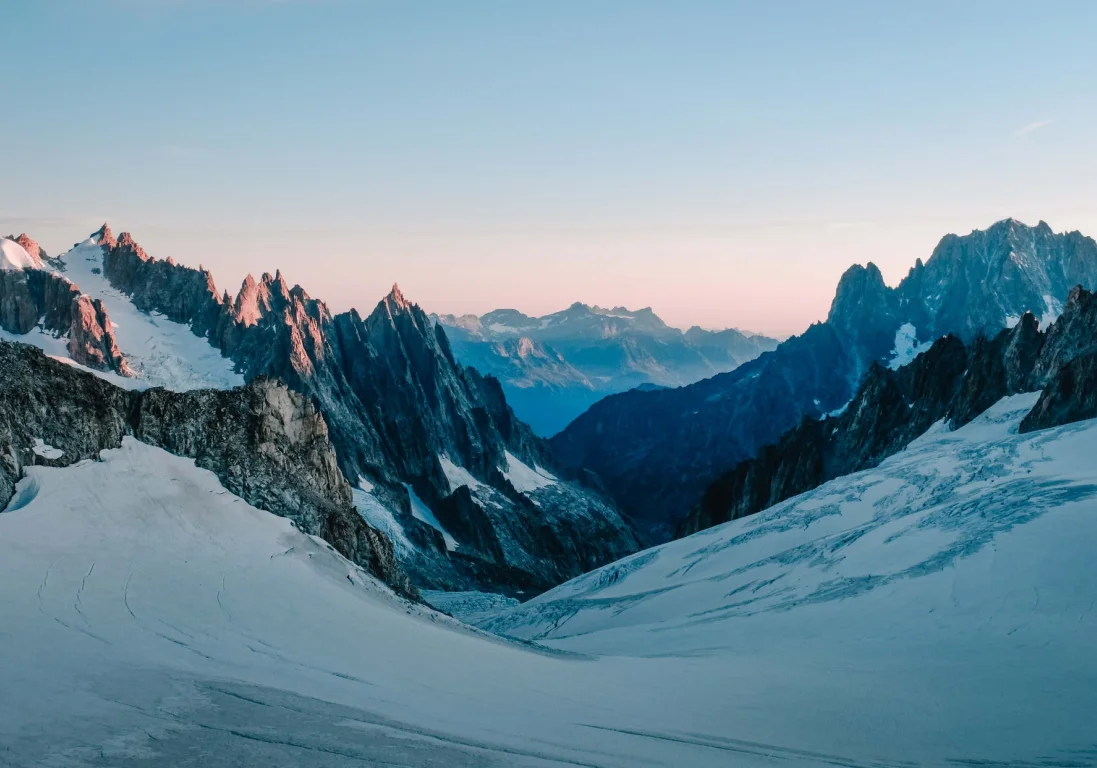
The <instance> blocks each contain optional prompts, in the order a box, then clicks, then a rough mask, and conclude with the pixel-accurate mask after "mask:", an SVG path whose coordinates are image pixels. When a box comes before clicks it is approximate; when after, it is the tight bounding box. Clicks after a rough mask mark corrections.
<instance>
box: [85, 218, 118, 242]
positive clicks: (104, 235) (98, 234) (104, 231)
mask: <svg viewBox="0 0 1097 768" xmlns="http://www.w3.org/2000/svg"><path fill="white" fill-rule="evenodd" d="M91 239H92V240H93V241H94V242H95V244H96V245H102V246H104V247H106V248H113V247H114V246H116V245H118V241H117V240H115V239H114V234H113V233H112V232H111V231H110V227H109V226H108V225H107V223H106V222H103V226H101V227H99V229H97V230H95V232H93V233H92V235H91Z"/></svg>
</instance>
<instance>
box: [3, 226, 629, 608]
mask: <svg viewBox="0 0 1097 768" xmlns="http://www.w3.org/2000/svg"><path fill="white" fill-rule="evenodd" d="M5 242H9V241H5ZM16 248H18V249H19V251H16V250H15V249H16ZM5 249H6V250H5V253H8V250H10V251H11V252H12V253H14V254H15V255H16V256H18V258H19V259H20V261H19V264H18V265H17V268H13V269H10V270H5V271H4V272H0V326H2V327H3V328H4V329H5V331H6V332H7V335H6V338H8V339H13V340H18V341H26V342H30V343H33V344H36V345H38V346H41V347H42V348H43V349H44V350H45V351H46V352H47V353H49V354H51V355H53V356H55V357H58V358H61V359H69V358H71V359H72V361H75V362H78V363H80V364H82V365H83V366H84V367H86V368H89V369H93V370H94V372H95V373H96V374H97V375H99V376H102V377H106V378H108V379H110V381H112V382H113V383H115V384H118V385H120V386H123V387H127V388H135V389H142V388H147V387H149V386H162V387H166V388H168V389H172V390H175V391H187V390H193V389H206V388H214V389H227V388H230V387H234V386H238V385H242V384H243V383H245V382H251V381H254V380H255V379H256V378H257V377H263V376H265V377H271V378H276V379H279V380H281V381H284V382H285V383H286V384H287V385H288V386H289V387H290V389H292V390H293V391H295V392H299V393H301V394H303V395H305V396H306V397H307V398H308V399H309V400H311V401H312V402H313V403H315V404H316V406H317V407H318V408H319V411H320V413H322V415H323V417H324V420H325V421H326V424H327V430H328V434H329V437H330V440H331V444H332V445H333V446H334V449H335V453H336V456H337V459H338V465H339V468H340V470H341V471H342V473H343V474H344V475H345V476H346V477H347V478H348V479H349V480H350V481H351V484H352V485H353V486H355V488H356V489H357V490H356V491H355V494H354V501H355V504H356V505H357V507H358V509H359V512H360V513H361V514H362V515H363V516H364V517H365V519H366V520H367V521H368V522H369V523H370V524H371V526H372V527H373V528H375V529H377V530H380V531H383V532H384V533H385V534H386V535H387V536H389V537H390V538H391V539H393V542H394V545H395V547H396V552H397V556H398V557H399V558H400V560H401V562H402V564H403V566H404V567H405V568H406V569H407V570H408V571H409V572H410V573H411V574H412V576H413V577H414V579H415V580H416V582H417V583H418V584H419V585H420V586H425V587H434V588H446V589H454V588H486V589H493V590H501V591H505V592H536V591H540V590H543V589H546V588H548V587H550V586H552V585H553V584H557V583H559V582H561V581H564V580H566V579H567V578H569V577H571V576H575V575H578V574H580V573H583V572H584V571H586V570H589V569H590V568H592V567H595V566H597V565H600V564H602V563H604V562H608V561H610V560H613V559H616V558H617V557H620V556H622V555H624V554H627V553H628V552H632V551H635V550H636V549H638V548H639V546H640V543H639V541H638V539H637V537H636V535H635V533H634V532H633V530H632V528H631V526H630V525H628V524H627V523H626V522H625V521H624V520H622V518H621V517H620V515H619V514H618V513H617V511H616V510H615V509H614V507H613V504H612V502H610V501H608V500H607V499H606V498H605V497H604V496H603V495H602V494H601V493H600V492H599V491H598V490H596V488H597V483H596V482H594V481H591V482H585V483H584V482H580V481H581V480H583V479H584V478H583V476H582V473H577V472H564V471H562V470H561V469H559V468H558V467H557V466H556V465H555V462H554V460H553V458H552V456H551V454H550V452H549V451H548V449H547V446H546V445H545V444H544V443H543V442H542V441H541V440H540V439H538V438H537V437H535V436H534V435H533V433H532V432H531V431H530V430H529V428H528V427H527V426H526V425H525V424H523V423H522V422H520V421H519V420H518V419H517V418H515V416H514V414H513V412H512V411H511V410H510V408H509V407H508V405H507V403H506V401H505V399H504V396H503V392H502V390H501V389H500V387H499V384H498V382H496V381H495V380H493V379H490V378H485V377H483V376H481V375H479V374H478V373H476V372H475V371H473V370H471V369H468V368H464V367H462V366H461V365H459V364H458V363H457V362H456V361H455V360H454V357H453V354H452V352H451V350H450V347H449V341H448V339H447V337H446V334H445V332H444V330H443V329H442V328H441V327H435V326H434V325H432V324H431V323H430V321H429V320H428V319H427V317H426V315H425V314H424V313H423V312H422V310H420V309H419V307H418V306H416V305H414V304H412V303H411V302H409V301H408V300H407V299H405V298H404V296H403V295H402V294H401V293H400V291H399V289H397V288H394V289H393V291H392V292H391V293H390V294H389V295H388V296H387V297H385V298H384V299H383V300H382V301H381V302H380V303H378V304H377V306H376V308H375V309H374V310H373V311H372V312H371V313H370V314H369V315H368V316H366V317H362V316H361V315H359V314H358V312H357V311H354V310H352V311H350V312H346V313H342V314H338V315H333V314H332V313H331V312H330V311H329V310H328V308H327V307H326V305H324V303H323V302H321V301H319V300H317V299H313V298H311V297H310V296H308V294H307V293H306V292H305V291H304V289H302V288H301V287H300V286H294V287H292V288H291V287H290V286H289V285H288V284H287V283H286V281H285V279H284V278H283V276H282V275H281V273H276V274H275V275H273V276H272V275H270V274H264V275H263V276H262V277H261V278H260V279H259V280H255V279H254V278H252V277H250V276H249V277H248V278H247V279H246V280H245V281H244V283H243V284H242V285H241V288H240V290H239V292H238V293H237V294H236V296H235V297H233V296H230V295H229V294H228V292H225V293H223V294H222V293H219V292H218V290H217V288H216V286H215V285H214V282H213V277H212V275H211V274H210V273H209V272H208V271H206V270H204V269H201V268H199V269H191V268H189V267H184V266H182V265H178V264H175V263H174V262H173V261H172V260H171V259H168V260H158V259H154V258H152V257H150V256H149V255H148V254H147V253H145V251H144V250H143V249H142V248H141V247H140V246H139V245H138V244H137V243H136V241H135V240H134V239H133V238H132V237H131V236H130V235H128V234H122V235H121V236H119V237H118V238H115V237H114V236H113V234H112V233H111V231H110V229H109V228H108V227H106V226H105V225H104V227H103V228H102V229H100V230H99V231H98V232H96V233H95V234H94V235H92V236H91V237H90V238H89V239H88V240H86V241H84V242H81V243H78V244H77V245H76V246H75V247H74V248H73V249H72V250H70V251H69V252H67V253H65V254H63V255H62V256H60V257H58V258H56V259H53V260H51V261H50V262H49V263H48V264H47V263H42V264H41V265H40V266H39V265H38V264H29V265H27V264H23V263H22V260H23V258H24V257H23V256H22V255H21V253H20V252H26V249H25V248H23V247H22V246H19V245H18V244H16V243H14V242H13V241H12V245H11V246H9V245H5ZM5 258H6V259H7V258H8V257H5ZM14 263H15V261H14V260H13V264H14ZM108 312H109V314H108ZM86 350H93V351H97V352H98V356H95V355H93V354H90V353H87V352H86ZM81 353H82V354H81ZM450 468H456V470H458V471H459V474H460V476H461V477H462V478H467V482H465V483H464V486H465V487H464V490H462V484H454V482H453V477H454V476H455V475H454V472H453V471H450ZM530 474H532V475H537V476H538V477H543V478H544V479H545V482H543V483H529V482H525V483H523V482H522V481H521V480H517V479H516V478H523V477H526V476H527V475H530Z"/></svg>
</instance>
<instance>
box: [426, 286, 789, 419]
mask: <svg viewBox="0 0 1097 768" xmlns="http://www.w3.org/2000/svg"><path fill="white" fill-rule="evenodd" d="M432 319H434V320H436V322H438V323H440V324H442V325H444V326H445V327H446V328H447V330H448V333H449V336H450V338H451V342H452V344H453V351H454V354H455V355H456V356H457V358H458V360H460V361H461V362H462V363H464V364H466V365H470V366H472V367H473V368H476V369H477V370H478V371H480V372H481V373H485V374H490V375H492V376H495V377H497V378H498V379H499V380H500V382H502V384H503V391H504V392H505V393H506V396H507V401H508V402H509V403H510V404H511V405H512V407H513V408H514V410H515V413H517V414H518V416H519V417H520V418H521V419H522V420H523V421H526V422H527V423H529V424H530V426H531V427H533V429H534V431H535V432H537V433H538V434H542V435H551V434H555V433H556V432H558V431H560V430H561V429H562V428H563V427H564V426H566V425H567V424H568V422H570V421H571V420H572V419H573V418H575V417H576V416H578V415H579V414H580V413H582V412H583V411H584V410H586V409H587V408H588V407H589V406H590V405H591V404H593V403H594V402H596V401H597V400H598V399H600V398H602V397H604V396H606V395H608V394H612V393H614V392H623V391H625V390H628V389H632V388H634V387H637V386H640V385H643V384H655V385H658V386H664V387H677V386H682V385H684V384H689V383H691V382H694V381H698V380H700V379H703V378H706V377H708V376H712V375H714V374H717V373H721V372H723V371H730V370H732V369H734V368H735V367H737V366H739V365H742V364H743V363H744V362H746V361H748V360H752V359H754V358H755V357H757V356H758V355H760V354H761V353H762V352H765V351H767V350H771V349H773V348H774V347H776V346H777V341H776V340H775V339H771V338H768V337H765V336H760V335H756V334H745V333H742V332H740V331H737V330H735V329H728V330H724V331H707V330H704V329H702V328H699V327H693V328H690V329H689V330H688V331H686V332H684V333H683V332H682V331H681V330H679V329H677V328H671V327H669V326H668V325H666V323H664V322H663V321H662V320H661V319H660V318H659V317H658V316H657V315H656V314H655V313H654V312H653V311H652V310H651V308H650V307H645V308H644V309H640V310H635V311H633V310H629V309H626V308H624V307H613V308H611V309H606V308H603V307H598V306H590V305H587V304H582V303H579V302H576V303H575V304H572V305H571V306H570V307H568V308H567V309H565V310H561V311H560V312H554V313H553V314H550V315H545V316H544V317H529V316H528V315H525V314H523V313H521V312H519V311H518V310H515V309H497V310H495V311H493V312H489V313H487V314H486V315H483V316H482V317H477V316H476V315H461V316H455V315H435V316H432Z"/></svg>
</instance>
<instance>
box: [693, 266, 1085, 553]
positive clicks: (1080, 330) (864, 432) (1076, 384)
mask: <svg viewBox="0 0 1097 768" xmlns="http://www.w3.org/2000/svg"><path fill="white" fill-rule="evenodd" d="M1095 310H1097V300H1095V298H1094V294H1092V293H1089V292H1088V291H1085V290H1082V289H1080V288H1076V289H1074V290H1072V291H1071V292H1070V294H1069V298H1068V300H1067V304H1066V307H1065V309H1064V311H1063V314H1062V316H1061V317H1060V318H1059V320H1058V321H1057V322H1056V323H1055V324H1053V325H1052V326H1051V327H1050V328H1049V329H1048V331H1047V332H1046V333H1043V332H1041V331H1040V330H1039V326H1038V324H1037V321H1036V318H1035V317H1033V316H1032V315H1031V314H1026V315H1024V316H1023V317H1022V318H1021V320H1020V322H1018V323H1017V325H1016V326H1014V327H1013V328H1011V329H1008V330H1003V331H1001V332H1000V333H998V334H997V335H996V336H995V337H994V338H993V339H987V338H986V337H983V336H979V337H977V338H976V339H975V341H974V342H973V343H972V344H971V345H970V347H965V345H964V344H963V342H961V341H960V340H959V339H958V338H957V337H955V336H946V337H944V338H942V339H940V340H938V341H937V342H935V343H934V344H933V346H932V347H931V348H930V349H929V350H928V351H927V352H925V353H923V354H921V355H919V356H918V357H917V358H915V360H914V361H913V362H911V363H910V364H908V365H906V366H903V367H901V368H899V369H898V370H897V371H891V370H888V369H886V368H884V367H883V366H881V365H878V364H873V366H872V367H871V368H870V370H869V372H868V374H867V375H866V377H865V379H864V380H863V381H862V382H861V386H860V388H859V389H858V391H857V394H856V396H855V397H854V398H853V400H852V401H851V403H850V405H849V406H848V407H847V408H846V410H845V411H844V412H843V413H841V414H840V415H838V416H836V417H829V418H826V419H823V420H815V419H810V418H809V419H805V420H804V422H803V423H802V424H801V425H800V426H799V427H797V428H795V429H793V430H790V431H789V432H787V433H785V434H784V435H783V436H782V437H781V439H780V440H779V441H778V442H777V443H775V444H773V445H767V446H765V447H763V448H762V449H761V450H760V451H759V453H758V455H757V456H755V457H754V458H753V459H750V460H748V461H744V462H741V463H740V464H738V465H737V466H736V467H734V468H733V469H732V470H731V471H729V472H727V473H725V474H724V475H722V476H721V477H719V478H718V479H717V480H716V481H715V482H713V483H712V484H711V485H710V486H709V487H708V489H707V490H706V491H705V494H704V496H703V497H702V499H701V501H700V503H699V504H697V505H696V506H695V507H694V508H693V509H692V510H691V511H690V513H689V515H687V517H686V518H685V520H684V521H683V522H682V524H681V525H680V526H679V528H678V531H677V535H678V536H687V535H689V534H691V533H695V532H697V531H699V530H703V529H705V528H709V527H711V526H713V525H718V524H720V523H724V522H727V521H729V520H734V519H737V518H740V517H744V516H746V515H751V514H754V513H755V512H760V511H761V510H763V509H766V508H767V507H770V506H773V505H774V504H777V503H779V502H781V501H784V500H785V499H788V498H791V497H793V496H796V495H797V494H800V493H804V492H805V491H809V490H811V489H812V488H815V487H817V486H819V485H821V484H822V483H824V482H826V481H827V480H832V479H834V478H836V477H840V476H841V475H845V474H849V473H851V472H857V471H860V470H862V469H869V468H871V467H874V466H876V465H877V464H879V463H880V462H881V461H882V460H884V459H885V458H887V457H888V456H891V455H893V454H895V453H897V452H898V451H900V450H902V449H903V448H905V447H906V446H907V445H908V444H909V443H910V442H911V440H913V439H914V438H916V437H918V436H919V435H921V434H923V433H924V432H925V431H926V430H927V429H928V428H929V427H930V426H931V425H932V424H933V423H935V422H937V421H941V420H947V422H948V424H949V425H950V426H951V427H952V428H958V427H960V426H963V425H964V424H967V423H968V422H970V421H971V420H972V419H974V418H975V417H976V416H978V415H979V414H981V413H982V412H983V411H985V410H986V409H987V408H989V407H990V406H992V405H994V403H996V402H997V401H998V400H1000V399H1001V398H1002V397H1005V396H1006V395H1013V394H1018V393H1021V392H1031V391H1034V390H1038V389H1041V388H1042V389H1043V391H1042V393H1041V396H1040V399H1039V401H1038V402H1037V404H1036V406H1035V407H1034V408H1033V409H1032V411H1031V412H1030V413H1029V414H1028V415H1027V416H1026V417H1025V419H1024V420H1023V421H1022V422H1021V427H1020V428H1021V431H1022V432H1027V431H1032V430H1035V429H1043V428H1046V427H1052V426H1059V425H1061V424H1066V423H1069V422H1072V421H1078V420H1081V419H1088V418H1094V417H1097V311H1095Z"/></svg>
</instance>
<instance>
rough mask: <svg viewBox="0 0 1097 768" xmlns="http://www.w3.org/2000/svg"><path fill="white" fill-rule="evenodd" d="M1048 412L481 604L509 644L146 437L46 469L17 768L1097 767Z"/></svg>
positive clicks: (1081, 490) (1095, 467)
mask: <svg viewBox="0 0 1097 768" xmlns="http://www.w3.org/2000/svg"><path fill="white" fill-rule="evenodd" d="M1026 405H1027V406H1028V407H1030V406H1031V397H1029V398H1028V399H1027V400H1026V398H1025V397H1022V398H1014V399H1011V400H1006V401H1003V403H1001V404H1000V405H999V406H998V407H997V408H996V409H994V410H992V411H991V412H990V413H988V414H987V415H986V416H985V417H983V418H982V419H980V420H978V421H976V422H974V423H973V424H971V425H969V426H968V427H966V428H965V429H963V430H960V431H958V432H956V433H937V434H934V435H929V436H926V437H925V438H923V439H922V440H920V441H919V442H918V443H917V444H916V445H915V446H913V447H912V448H911V449H910V450H908V451H907V452H904V453H903V454H900V455H899V456H896V457H893V458H892V459H891V460H889V461H888V462H885V464H884V465H882V466H881V467H880V468H878V469H876V470H871V471H869V472H865V473H859V474H858V475H854V476H851V477H849V478H843V479H840V480H838V481H835V482H834V483H829V484H827V485H826V486H823V487H822V488H820V489H817V490H816V491H813V492H812V493H811V494H805V495H804V496H802V497H798V498H797V499H793V500H791V501H790V502H788V503H786V504H783V505H780V506H779V507H777V508H775V509H773V510H770V511H768V512H766V513H763V514H762V515H758V516H756V517H753V518H749V519H747V520H742V521H736V522H733V523H730V524H728V525H725V526H721V527H719V528H716V529H712V530H710V531H706V532H704V533H702V534H699V535H696V536H693V537H690V538H689V539H685V540H682V541H678V542H673V543H671V544H668V545H665V546H663V547H660V548H658V549H655V550H649V551H647V552H644V553H641V554H639V555H637V556H634V557H633V558H630V559H628V560H626V561H623V562H622V563H618V564H615V565H612V566H607V568H604V569H601V570H600V571H596V572H594V573H593V574H588V575H587V576H584V577H582V578H580V579H577V580H575V581H572V582H569V583H568V584H566V585H563V586H562V587H560V588H558V589H556V590H553V591H552V592H550V593H547V594H546V595H543V596H541V597H539V598H537V599H536V600H534V601H531V602H529V603H526V604H524V605H521V606H516V607H513V606H512V607H507V606H505V605H502V606H498V607H493V606H491V605H485V604H484V603H483V602H482V601H476V600H473V601H472V602H471V603H469V604H470V605H471V606H472V608H473V609H474V610H473V612H474V613H479V614H480V621H481V624H482V625H483V626H488V627H491V628H493V629H495V630H497V631H499V632H505V633H509V634H510V635H513V636H515V637H516V638H517V639H513V640H510V639H503V638H500V637H496V636H493V635H489V634H486V633H484V632H481V631H478V630H475V629H472V628H469V627H466V626H464V625H461V624H459V623H458V622H456V621H454V620H453V619H450V618H448V617H446V616H443V615H441V614H438V613H435V612H433V611H431V610H429V609H427V608H424V607H420V606H415V605H412V604H409V603H406V602H404V601H402V600H400V599H398V598H396V597H394V596H392V595H391V594H390V593H389V592H388V591H387V590H385V589H384V588H382V587H380V586H378V585H377V584H376V583H375V582H373V581H372V580H371V579H369V578H368V577H367V576H366V575H365V574H364V573H362V572H361V571H360V570H358V569H357V568H355V567H354V566H353V565H350V564H349V563H348V562H347V561H345V560H344V559H342V558H341V557H339V556H338V555H337V554H335V553H334V552H333V551H331V548H330V547H329V546H328V545H327V544H325V543H324V542H322V541H320V540H318V539H315V538H312V537H309V536H305V535H303V534H301V533H299V532H298V531H296V530H295V529H293V528H292V527H291V526H290V525H289V523H288V522H287V521H286V520H284V519H281V518H277V517H274V516H272V515H269V514H267V513H265V512H261V511H258V510H255V509H253V508H251V507H249V506H248V505H247V504H245V503H244V502H243V501H242V500H240V499H239V498H237V497H235V496H233V495H232V494H230V493H228V492H227V491H225V490H224V489H223V488H222V487H221V486H220V484H219V483H218V482H217V480H216V478H215V477H214V476H213V475H212V474H210V473H208V472H205V471H203V470H199V469H196V468H195V467H194V465H193V463H192V462H190V461H187V460H184V459H180V458H176V457H173V456H170V455H168V454H166V453H164V452H162V451H159V450H157V449H154V448H150V447H148V446H145V445H142V444H140V443H137V442H135V441H132V440H127V441H126V442H125V443H124V445H123V447H122V448H121V449H119V450H116V451H107V452H105V453H104V456H103V459H104V460H103V462H84V463H81V464H79V465H76V466H74V467H70V468H67V469H47V468H33V469H31V470H30V471H29V475H28V477H27V478H26V479H24V480H23V481H21V483H20V486H19V492H18V493H17V495H16V497H15V499H13V501H12V503H11V504H10V505H9V507H8V509H7V510H6V511H5V512H4V513H3V514H0V617H2V619H0V766H3V765H12V766H26V765H46V766H105V765H112V766H113V765H121V766H154V765H193V766H229V765H293V766H297V765H305V766H361V765H383V766H557V765H582V766H707V765H711V766H727V765H736V766H739V765H742V766H754V765H757V766H780V765H795V766H817V765H842V766H858V767H860V766H864V767H865V768H867V767H868V766H900V765H901V766H913V765H945V764H957V765H970V764H984V765H1014V766H1026V765H1076V766H1087V765H1097V728H1094V727H1093V726H1094V716H1093V713H1094V712H1095V711H1097V654H1095V653H1094V644H1093V638H1094V637H1097V611H1095V610H1094V607H1095V604H1097V578H1094V576H1093V573H1094V571H1093V543H1094V542H1095V541H1097V463H1094V462H1093V458H1092V457H1093V455H1094V449H1095V448H1097V423H1094V422H1086V423H1083V424H1078V425H1072V426H1069V427H1064V428H1060V429H1056V430H1048V431H1046V432H1042V433H1036V434H1032V435H1026V436H1017V435H1016V434H1014V433H1013V430H1014V428H1015V424H1016V420H1017V419H1018V418H1019V414H1021V413H1023V412H1024V410H1025V409H1026ZM461 600H462V599H458V600H457V602H458V603H460V602H461ZM465 602H469V600H468V599H465ZM493 610H499V611H501V612H497V613H492V611H493ZM529 639H533V640H536V641H537V642H538V643H539V644H540V645H532V644H529V643H528V642H526V641H527V640H529Z"/></svg>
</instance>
